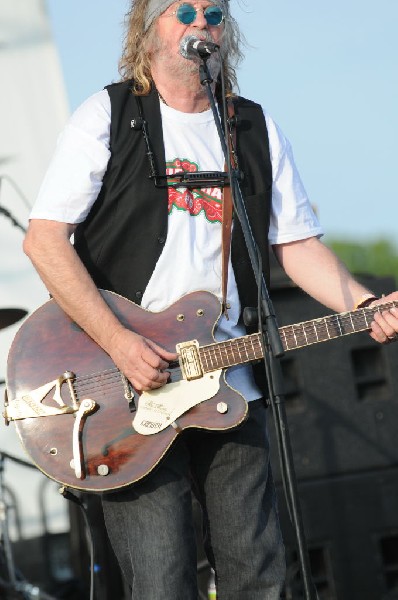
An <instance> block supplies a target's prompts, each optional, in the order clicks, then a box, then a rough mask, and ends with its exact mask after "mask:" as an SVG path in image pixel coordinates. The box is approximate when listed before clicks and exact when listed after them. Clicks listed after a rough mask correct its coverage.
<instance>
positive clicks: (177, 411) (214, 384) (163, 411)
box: [133, 369, 222, 435]
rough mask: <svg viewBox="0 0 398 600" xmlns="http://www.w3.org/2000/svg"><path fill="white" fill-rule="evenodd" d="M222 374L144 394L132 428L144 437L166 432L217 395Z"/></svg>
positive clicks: (176, 383)
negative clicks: (185, 415)
mask: <svg viewBox="0 0 398 600" xmlns="http://www.w3.org/2000/svg"><path fill="white" fill-rule="evenodd" d="M221 373H222V370H221V369H220V370H219V371H213V373H206V374H205V375H203V377H201V378H200V379H194V380H192V381H186V380H181V381H176V382H174V383H168V384H167V385H166V386H164V387H162V388H160V389H157V390H152V391H150V392H143V393H142V394H141V396H140V400H139V403H138V409H137V414H136V416H135V418H134V420H133V427H134V429H135V430H136V431H137V433H141V434H143V435H152V434H154V433H158V432H159V431H162V430H163V429H166V427H168V426H169V425H172V424H173V423H175V421H176V419H178V418H179V417H181V415H183V414H184V413H186V412H187V411H188V410H189V409H190V408H193V407H194V406H196V405H197V404H200V403H201V402H204V401H205V400H210V398H213V397H214V396H215V395H216V394H217V393H218V391H219V389H220V377H221Z"/></svg>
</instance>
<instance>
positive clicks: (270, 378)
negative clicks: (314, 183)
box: [199, 53, 318, 600]
mask: <svg viewBox="0 0 398 600" xmlns="http://www.w3.org/2000/svg"><path fill="white" fill-rule="evenodd" d="M199 55H200V57H201V59H202V64H201V65H200V67H199V76H200V82H201V84H202V85H203V86H206V90H207V95H208V99H209V102H210V106H211V109H212V111H213V115H214V121H215V123H216V127H217V131H218V135H219V138H220V142H221V147H222V150H223V153H224V157H225V162H226V165H227V170H228V173H229V179H230V185H231V196H232V201H233V206H234V209H235V212H236V215H237V217H238V219H239V222H240V224H241V227H242V231H243V235H244V240H245V244H246V246H247V250H248V253H249V258H250V262H251V265H252V268H253V272H254V276H255V278H256V281H257V283H258V285H259V305H258V323H259V328H260V332H261V333H262V336H261V340H262V346H263V354H264V366H265V370H266V375H267V382H268V388H269V402H270V405H271V407H272V411H273V415H274V418H275V428H276V437H277V443H278V450H279V459H280V463H281V472H282V477H283V481H284V486H285V495H286V501H287V506H288V509H289V513H290V518H291V520H292V524H293V528H294V533H295V537H296V543H297V552H298V557H299V563H300V570H301V575H302V579H303V588H304V589H303V591H304V597H305V598H306V599H307V600H316V598H317V597H318V596H317V592H316V589H315V586H314V583H313V581H312V578H311V570H310V566H309V557H308V550H307V545H306V541H305V536H304V527H303V522H302V516H301V509H300V505H299V500H298V492H297V480H296V475H295V471H294V464H293V455H292V448H291V444H290V437H289V431H288V424H287V419H286V411H285V399H284V391H283V377H282V369H281V365H280V363H279V361H278V360H277V359H278V358H280V357H282V356H283V352H284V351H283V346H282V341H281V339H280V336H279V331H278V326H277V322H276V317H275V313H274V309H273V306H272V302H271V299H270V297H269V294H268V290H267V286H266V283H265V280H264V276H263V274H262V269H261V261H260V260H259V254H258V250H257V247H256V243H255V240H254V237H253V233H252V230H251V227H250V222H249V218H248V215H247V212H246V207H245V203H244V200H243V195H242V191H241V188H240V185H239V177H240V176H239V173H238V172H236V170H234V169H233V168H231V161H230V153H229V147H228V143H227V140H226V136H224V133H223V129H222V126H221V121H220V117H219V114H218V111H217V107H216V101H215V98H214V94H213V91H212V88H211V84H212V83H213V79H212V78H211V75H210V72H209V69H208V65H207V59H208V54H206V56H204V55H203V54H201V53H199ZM219 56H220V54H219ZM220 60H221V56H220ZM224 114H225V108H224Z"/></svg>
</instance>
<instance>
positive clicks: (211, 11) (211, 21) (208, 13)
mask: <svg viewBox="0 0 398 600" xmlns="http://www.w3.org/2000/svg"><path fill="white" fill-rule="evenodd" d="M204 15H205V18H206V21H207V24H208V25H220V23H221V21H222V20H223V18H224V15H223V12H222V10H221V8H220V7H219V6H208V7H207V8H206V10H205V12H204Z"/></svg>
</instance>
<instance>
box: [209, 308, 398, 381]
mask: <svg viewBox="0 0 398 600" xmlns="http://www.w3.org/2000/svg"><path fill="white" fill-rule="evenodd" d="M394 306H395V307H397V306H398V302H387V303H385V304H379V305H378V306H372V307H369V308H359V309H357V310H353V311H351V312H346V313H339V314H334V315H329V316H327V317H321V318H319V319H314V320H312V321H303V322H302V323H296V324H295V325H286V326H284V327H280V328H279V334H280V336H281V340H282V345H283V349H284V350H285V351H287V350H295V349H297V348H302V347H304V346H309V345H311V344H317V343H319V342H327V341H328V340H332V339H335V338H338V337H341V336H343V335H351V334H352V333H359V332H360V331H367V330H369V329H370V326H371V323H372V321H373V317H374V315H375V313H376V312H382V311H384V310H389V309H390V308H392V307H394ZM199 353H200V359H201V362H202V366H203V369H204V371H205V372H206V373H209V372H211V371H216V370H218V369H225V368H227V367H232V366H233V365H239V364H242V363H247V362H252V361H254V360H258V359H260V358H263V348H262V344H261V338H260V334H259V333H254V334H252V335H245V336H242V337H239V338H235V339H233V340H227V341H225V342H216V343H214V344H209V345H208V346H202V347H201V348H200V349H199Z"/></svg>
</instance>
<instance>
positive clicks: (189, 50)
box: [180, 35, 220, 60]
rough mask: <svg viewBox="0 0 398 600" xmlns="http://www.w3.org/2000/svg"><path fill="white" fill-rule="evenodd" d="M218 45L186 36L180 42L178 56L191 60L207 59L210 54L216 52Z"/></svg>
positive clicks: (192, 36)
mask: <svg viewBox="0 0 398 600" xmlns="http://www.w3.org/2000/svg"><path fill="white" fill-rule="evenodd" d="M219 47H220V46H219V45H218V44H215V43H214V42H207V41H202V40H199V39H198V38H197V37H195V36H194V35H188V36H187V37H185V38H183V39H182V40H181V42H180V54H181V55H182V56H183V57H184V58H188V59H189V60H192V59H194V58H197V57H198V56H199V57H200V58H209V56H210V55H211V54H213V53H214V52H217V50H218V49H219Z"/></svg>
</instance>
